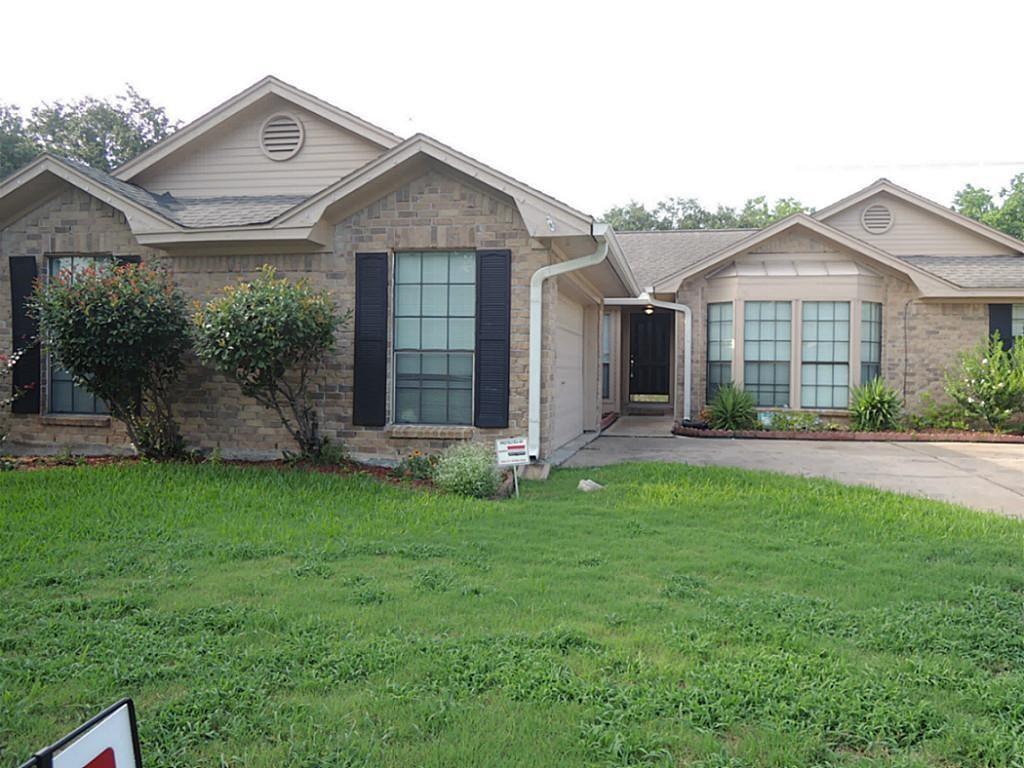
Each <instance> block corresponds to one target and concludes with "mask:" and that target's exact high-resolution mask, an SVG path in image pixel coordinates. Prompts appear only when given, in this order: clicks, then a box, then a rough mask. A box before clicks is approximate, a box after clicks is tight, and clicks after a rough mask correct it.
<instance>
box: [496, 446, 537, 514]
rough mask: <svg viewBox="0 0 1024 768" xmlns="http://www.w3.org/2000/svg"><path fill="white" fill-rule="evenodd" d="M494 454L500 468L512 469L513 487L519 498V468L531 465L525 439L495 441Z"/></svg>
mask: <svg viewBox="0 0 1024 768" xmlns="http://www.w3.org/2000/svg"><path fill="white" fill-rule="evenodd" d="M494 453H495V455H496V457H497V461H498V466H499V467H512V485H513V486H514V487H515V489H516V498H517V499H518V498H519V468H520V467H521V466H523V465H525V464H529V463H530V454H529V452H528V451H527V449H526V438H525V437H505V438H501V439H499V440H495V441H494Z"/></svg>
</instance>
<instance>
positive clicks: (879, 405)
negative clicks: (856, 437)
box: [850, 377, 903, 432]
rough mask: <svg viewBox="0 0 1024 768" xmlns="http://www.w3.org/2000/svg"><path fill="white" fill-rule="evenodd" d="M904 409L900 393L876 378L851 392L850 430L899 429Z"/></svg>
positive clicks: (880, 430)
mask: <svg viewBox="0 0 1024 768" xmlns="http://www.w3.org/2000/svg"><path fill="white" fill-rule="evenodd" d="M902 407H903V405H902V398H901V397H900V393H899V392H897V391H896V390H895V389H893V388H892V387H890V386H888V385H887V384H886V383H885V382H884V381H882V379H881V377H876V378H874V379H872V380H871V381H869V382H868V383H867V384H861V385H860V386H859V387H854V388H853V389H851V390H850V428H851V429H853V430H854V431H855V432H885V431H888V430H893V429H897V428H898V427H899V424H900V411H901V410H902Z"/></svg>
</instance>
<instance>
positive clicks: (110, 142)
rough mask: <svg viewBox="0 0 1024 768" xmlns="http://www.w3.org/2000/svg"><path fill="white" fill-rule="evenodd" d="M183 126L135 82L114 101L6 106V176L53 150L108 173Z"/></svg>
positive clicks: (2, 155)
mask: <svg viewBox="0 0 1024 768" xmlns="http://www.w3.org/2000/svg"><path fill="white" fill-rule="evenodd" d="M179 126H180V123H179V122H172V121H171V120H170V118H168V116H167V112H166V110H165V109H164V108H163V107H156V106H154V105H153V103H152V102H151V101H150V100H149V99H147V98H145V97H143V96H142V95H140V94H139V92H138V91H136V90H135V89H134V88H133V87H132V86H131V85H128V86H126V91H125V93H124V94H121V95H119V96H116V97H115V98H114V99H113V101H108V100H105V99H96V98H93V97H91V96H87V97H85V98H83V99H79V100H77V101H71V102H67V103H65V102H61V101H56V102H54V103H53V104H42V105H40V106H38V107H33V108H32V110H31V112H30V114H29V117H28V118H27V119H26V118H25V117H24V116H22V114H21V113H20V112H19V110H18V108H17V107H14V106H11V105H3V104H0V177H3V176H6V175H7V174H9V173H12V172H14V171H15V170H17V169H18V168H20V167H21V166H23V165H25V164H26V163H27V162H29V161H30V160H31V159H32V158H33V157H35V156H36V155H37V154H38V153H39V152H42V151H50V152H53V153H55V154H58V155H61V156H63V157H68V158H71V159H72V160H78V161H80V162H83V163H85V164H86V165H89V166H92V167H93V168H98V169H99V170H102V171H110V170H113V169H114V168H116V167H117V166H119V165H121V164H123V163H126V162H127V161H128V160H131V159H132V158H133V157H135V156H136V155H138V154H139V153H140V152H142V151H143V150H145V149H148V148H149V147H151V146H153V145H154V144H156V143H157V142H158V141H160V140H161V139H164V138H166V137H167V136H169V135H170V134H171V133H173V132H174V131H175V130H176V129H177V128H178V127H179Z"/></svg>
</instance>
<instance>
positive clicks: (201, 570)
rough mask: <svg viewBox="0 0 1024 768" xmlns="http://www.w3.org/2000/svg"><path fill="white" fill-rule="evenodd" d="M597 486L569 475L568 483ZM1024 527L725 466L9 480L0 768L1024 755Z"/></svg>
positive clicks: (185, 472)
mask: <svg viewBox="0 0 1024 768" xmlns="http://www.w3.org/2000/svg"><path fill="white" fill-rule="evenodd" d="M584 476H587V477H593V478H594V479H596V480H598V481H600V482H602V483H606V484H607V489H606V490H605V491H602V492H600V493H595V494H583V493H579V492H577V491H576V490H575V485H576V483H577V481H578V480H579V479H580V478H581V477H584ZM1022 543H1024V527H1022V525H1021V524H1020V523H1017V522H1013V521H1010V520H1004V519H1001V518H998V517H995V516H989V515H983V514H980V513H974V512H968V511H966V510H962V509H958V508H955V507H951V506H947V505H943V504H936V503H930V502H925V501H917V500H909V499H906V498H902V497H898V496H894V495H889V494H884V493H880V492H875V491H871V490H867V489H851V488H844V487H842V486H839V485H835V484H832V483H828V482H824V481H807V480H801V479H797V478H788V477H781V476H773V475H768V474H757V473H746V472H739V471H733V470H717V469H702V468H686V467H682V466H666V465H624V466H620V467H610V468H605V469H600V470H591V471H588V472H579V471H572V472H556V473H554V475H553V477H552V479H551V480H550V481H549V482H547V483H544V484H528V485H525V487H524V496H523V498H522V499H521V500H518V501H516V500H512V501H508V502H471V501H463V500H460V499H456V498H451V497H443V496H438V495H434V494H429V493H423V492H418V491H413V490H408V489H405V488H400V487H395V486H389V485H382V484H379V483H377V482H375V481H373V480H370V479H367V478H361V477H348V478H342V477H336V476H325V475H316V474H306V473H301V472H293V471H282V472H277V471H270V470H261V469H244V470H243V469H238V468H234V467H224V466H210V465H206V466H154V465H132V466H123V467H113V466H110V467H103V468H68V469H54V470H46V471H39V472H11V473H5V474H0V766H3V767H4V768H7V767H8V766H16V765H18V764H19V763H20V761H21V760H23V759H24V758H26V757H27V756H28V755H29V754H31V752H32V751H34V750H35V749H36V748H38V747H41V746H43V745H44V744H46V743H48V742H49V741H51V740H53V739H54V738H56V737H57V736H59V735H61V734H62V733H64V732H66V731H67V730H69V729H70V728H72V727H73V726H74V725H76V724H77V723H79V722H80V721H82V720H83V719H84V718H85V717H87V716H88V715H90V714H92V713H94V712H96V711H98V710H99V709H100V708H102V707H103V706H105V705H107V704H109V703H111V702H112V701H114V700H115V699H117V698H118V697H120V696H122V695H131V696H133V697H134V698H135V700H136V704H137V706H138V711H139V717H140V729H141V738H142V746H143V753H144V754H143V756H144V760H145V764H146V766H147V768H186V767H187V766H196V767H197V768H200V767H201V768H211V766H218V765H221V766H239V767H240V768H282V767H283V766H288V768H313V766H329V767H331V768H333V767H334V766H363V765H366V766H403V767H406V766H499V765H501V766H504V765H516V766H531V768H540V767H542V766H559V765H614V766H618V765H655V766H661V765H666V766H667V765H702V766H793V765H819V766H820V765H843V766H847V765H849V766H853V765H863V766H867V765H935V766H938V765H942V766H951V765H986V766H990V765H991V766H997V765H1007V766H1009V765H1015V766H1019V765H1022V761H1024V568H1022V553H1024V552H1022Z"/></svg>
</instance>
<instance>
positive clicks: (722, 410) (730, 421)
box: [708, 383, 758, 431]
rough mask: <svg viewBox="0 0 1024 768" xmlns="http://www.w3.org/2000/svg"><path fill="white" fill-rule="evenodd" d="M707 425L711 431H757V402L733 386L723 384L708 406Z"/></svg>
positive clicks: (750, 395)
mask: <svg viewBox="0 0 1024 768" xmlns="http://www.w3.org/2000/svg"><path fill="white" fill-rule="evenodd" d="M708 423H709V424H710V425H711V428H712V429H728V430H733V431H735V430H743V429H757V427H758V421H757V401H755V400H754V396H753V395H752V394H750V393H749V392H746V391H744V390H742V389H740V388H739V387H737V386H736V385H735V384H732V383H730V384H724V385H722V386H721V387H719V388H718V392H716V393H715V396H714V398H712V400H711V402H710V403H709V404H708Z"/></svg>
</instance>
